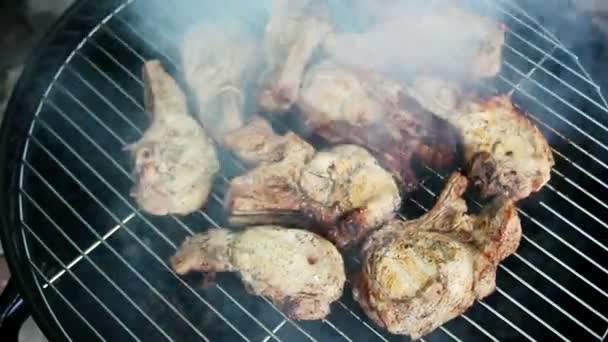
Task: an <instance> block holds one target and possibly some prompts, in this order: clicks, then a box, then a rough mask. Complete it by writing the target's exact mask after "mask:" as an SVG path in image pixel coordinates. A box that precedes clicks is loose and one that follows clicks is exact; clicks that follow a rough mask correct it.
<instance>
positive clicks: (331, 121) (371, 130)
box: [298, 62, 459, 193]
mask: <svg viewBox="0 0 608 342" xmlns="http://www.w3.org/2000/svg"><path fill="white" fill-rule="evenodd" d="M298 106H299V108H300V109H301V111H302V112H303V115H304V123H305V125H306V126H307V127H308V128H310V129H311V130H312V131H314V132H315V133H316V134H318V135H320V136H322V137H323V138H324V139H326V140H328V141H330V142H332V143H351V144H359V145H363V146H366V147H367V148H369V149H370V150H371V151H372V153H374V155H375V156H376V157H377V158H378V159H379V160H380V162H381V163H382V165H383V166H385V167H386V168H387V169H389V170H390V171H391V172H393V173H394V175H395V177H396V178H397V179H398V180H399V181H400V183H401V184H402V191H403V192H404V193H408V192H410V191H411V190H413V189H414V188H415V187H416V186H417V184H418V180H417V177H416V174H415V172H414V167H415V162H416V161H422V162H424V163H426V164H428V165H429V166H431V167H434V168H436V169H439V170H446V169H449V168H450V167H452V166H453V165H454V164H455V162H456V161H457V159H458V153H457V146H458V142H459V139H458V136H457V133H456V130H455V129H453V128H452V127H451V125H450V124H448V123H447V122H445V121H444V120H442V119H440V118H437V117H435V116H434V115H433V114H432V113H430V112H428V111H426V110H424V109H423V108H422V107H421V106H420V105H419V104H418V103H417V102H416V101H415V100H414V99H413V98H412V97H410V96H408V95H407V94H406V93H404V92H403V91H402V89H401V87H400V85H398V84H396V83H393V82H390V81H388V80H386V79H383V78H381V77H379V76H378V75H373V74H363V73H357V72H355V71H353V70H351V69H349V68H346V67H343V66H339V65H337V64H334V63H332V62H324V63H322V64H320V65H317V66H315V67H313V68H311V69H310V70H309V71H308V72H307V74H306V76H305V79H304V83H303V85H302V90H301V95H300V98H299V100H298Z"/></svg>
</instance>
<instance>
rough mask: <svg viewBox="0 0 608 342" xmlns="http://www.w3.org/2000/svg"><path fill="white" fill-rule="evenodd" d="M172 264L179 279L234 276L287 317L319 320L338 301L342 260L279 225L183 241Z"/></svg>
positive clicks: (307, 235)
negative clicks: (201, 275)
mask: <svg viewBox="0 0 608 342" xmlns="http://www.w3.org/2000/svg"><path fill="white" fill-rule="evenodd" d="M171 265H172V267H173V269H174V270H175V271H176V272H177V273H178V274H186V273H189V272H193V271H198V272H238V273H239V275H240V277H241V279H242V281H243V283H244V284H245V287H246V289H247V291H248V292H249V293H251V294H254V295H258V296H265V297H268V298H270V300H272V302H273V303H274V304H275V305H277V306H278V307H279V309H281V310H282V311H283V312H284V313H285V314H286V315H287V316H289V317H290V318H292V319H298V320H314V319H322V318H324V317H325V316H327V315H328V314H329V312H330V304H331V303H333V302H334V301H336V300H338V299H339V298H340V297H341V296H342V290H343V288H344V282H345V280H346V276H345V273H344V261H343V260H342V256H341V255H340V253H339V252H338V250H337V249H336V247H335V246H334V245H332V244H331V243H330V242H329V241H327V240H325V239H323V238H322V237H320V236H318V235H316V234H314V233H311V232H308V231H305V230H301V229H287V228H283V227H279V226H258V227H250V228H248V229H245V230H242V231H230V230H228V229H211V230H209V231H207V232H205V233H200V234H195V235H194V236H193V237H191V238H189V239H188V240H186V241H185V242H184V243H183V244H182V245H181V247H180V248H179V250H178V251H177V254H176V255H175V256H173V257H172V258H171Z"/></svg>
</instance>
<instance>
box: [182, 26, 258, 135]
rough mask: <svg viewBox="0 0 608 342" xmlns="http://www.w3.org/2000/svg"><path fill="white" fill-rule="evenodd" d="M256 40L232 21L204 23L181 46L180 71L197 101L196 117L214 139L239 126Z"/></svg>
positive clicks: (256, 54)
mask: <svg viewBox="0 0 608 342" xmlns="http://www.w3.org/2000/svg"><path fill="white" fill-rule="evenodd" d="M257 44H258V43H257V41H256V39H255V37H254V36H253V35H252V34H250V33H248V32H247V30H246V28H244V27H243V26H242V25H239V24H238V23H236V22H230V21H227V22H222V24H217V23H205V24H200V25H198V26H196V27H195V28H194V29H192V30H191V31H190V32H188V33H187V34H186V36H185V38H184V40H183V42H182V45H181V59H182V60H181V61H182V67H183V74H184V77H185V80H186V82H187V83H188V86H189V87H190V89H191V90H192V92H193V94H194V95H195V97H196V100H197V102H198V118H199V120H200V121H201V122H202V123H203V125H204V126H205V128H207V130H208V131H209V133H210V134H211V135H212V137H213V138H214V139H215V141H216V142H218V143H220V144H221V143H222V142H223V137H224V134H226V133H227V132H230V131H232V130H235V129H238V128H240V127H242V126H243V122H244V120H245V118H244V105H245V103H244V102H245V95H244V87H245V83H246V81H247V80H248V79H249V78H250V77H252V75H253V74H254V73H255V68H256V63H257V59H258V58H259V57H258V50H257V46H256V45H257Z"/></svg>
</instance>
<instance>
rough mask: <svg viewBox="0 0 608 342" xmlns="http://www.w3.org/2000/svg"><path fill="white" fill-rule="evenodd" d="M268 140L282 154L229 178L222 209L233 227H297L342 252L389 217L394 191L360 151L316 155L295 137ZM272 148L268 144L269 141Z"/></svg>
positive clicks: (350, 148) (395, 202) (395, 204)
mask: <svg viewBox="0 0 608 342" xmlns="http://www.w3.org/2000/svg"><path fill="white" fill-rule="evenodd" d="M273 139H275V140H280V141H282V144H275V146H279V147H278V151H277V152H273V153H272V155H275V156H282V159H280V160H278V161H272V162H267V163H262V164H260V165H259V166H258V167H256V168H254V169H252V170H251V171H249V172H247V173H246V174H244V175H242V176H239V177H236V178H234V179H233V180H232V181H231V182H230V188H229V191H228V193H227V196H226V200H225V206H226V210H227V212H228V215H229V220H230V222H231V223H233V224H240V225H252V224H297V225H299V226H307V227H310V228H314V229H317V232H319V233H320V234H321V235H324V236H326V237H327V238H329V239H330V240H331V241H333V242H335V243H336V244H337V245H338V246H339V247H341V248H345V247H347V246H349V245H351V244H353V243H356V242H358V241H359V240H360V239H361V238H362V237H364V236H365V235H366V234H367V233H369V231H371V230H372V229H374V228H376V227H378V226H379V225H381V224H382V223H384V222H386V221H387V220H388V219H390V218H392V217H393V215H394V213H395V211H396V210H397V209H398V208H399V205H400V201H401V198H400V196H399V189H398V188H397V184H396V183H395V181H394V179H393V177H392V176H391V174H390V173H388V172H387V171H385V170H384V169H383V168H382V167H380V165H378V162H377V161H376V159H375V158H374V157H373V156H372V155H371V154H369V152H367V150H365V149H364V148H362V147H359V146H356V145H339V146H335V147H333V148H330V149H328V150H325V151H320V152H315V150H314V149H313V147H312V146H310V145H309V144H308V143H306V142H305V141H303V140H301V139H300V138H299V137H298V136H297V135H295V134H293V133H288V134H287V135H286V136H284V137H280V136H275V137H274V138H273ZM270 144H273V143H270Z"/></svg>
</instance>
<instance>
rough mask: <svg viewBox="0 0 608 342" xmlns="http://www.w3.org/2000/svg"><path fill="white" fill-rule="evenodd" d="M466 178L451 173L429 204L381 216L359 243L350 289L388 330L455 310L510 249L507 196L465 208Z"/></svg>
mask: <svg viewBox="0 0 608 342" xmlns="http://www.w3.org/2000/svg"><path fill="white" fill-rule="evenodd" d="M467 184H468V182H467V179H466V178H465V177H464V176H462V175H460V174H454V175H453V176H451V177H450V179H449V180H448V181H447V184H446V187H445V189H444V190H443V192H442V194H441V196H440V198H439V200H438V202H437V204H435V206H434V207H433V208H432V209H431V210H430V211H429V212H427V213H426V214H425V215H423V216H422V217H420V218H418V219H415V220H411V221H400V220H392V221H389V222H388V223H387V224H385V225H384V226H382V227H381V228H380V229H378V230H377V231H375V232H374V233H372V235H371V236H370V237H369V238H368V240H367V241H366V242H365V244H364V245H363V249H362V252H361V254H362V257H361V263H362V266H361V272H360V273H359V274H358V275H357V276H356V280H355V281H354V288H353V295H354V297H355V300H356V301H357V302H359V303H360V304H361V306H362V308H363V310H364V311H365V312H366V313H367V315H368V316H369V317H370V318H371V319H372V320H374V321H375V322H376V323H377V324H378V325H380V326H382V327H384V328H386V329H387V330H388V331H390V332H391V333H394V334H401V335H409V336H410V337H411V338H412V339H417V338H419V337H421V336H423V335H426V334H428V333H430V332H431V331H433V330H434V329H436V328H437V327H439V326H440V325H442V324H444V323H445V322H447V321H449V320H451V319H453V318H455V317H457V316H458V315H460V314H462V313H463V312H464V311H466V310H467V309H468V308H469V307H470V306H471V305H472V304H473V302H474V301H475V299H481V298H483V297H485V296H488V295H489V294H490V293H492V292H493V291H494V289H495V287H496V267H497V264H498V263H499V262H500V261H502V260H503V259H504V258H506V257H507V256H509V255H510V254H512V253H513V252H514V251H515V250H516V249H517V247H518V245H519V241H520V238H521V225H520V221H519V217H518V216H517V211H516V208H515V207H514V206H513V203H512V202H511V201H510V200H508V199H507V198H505V197H501V198H496V199H495V200H494V201H493V202H492V203H491V204H490V205H489V206H488V207H486V208H484V209H483V211H482V212H481V213H480V214H479V215H469V214H467V205H466V203H465V201H464V200H463V199H462V198H461V196H462V194H463V192H464V191H465V189H466V187H467Z"/></svg>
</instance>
